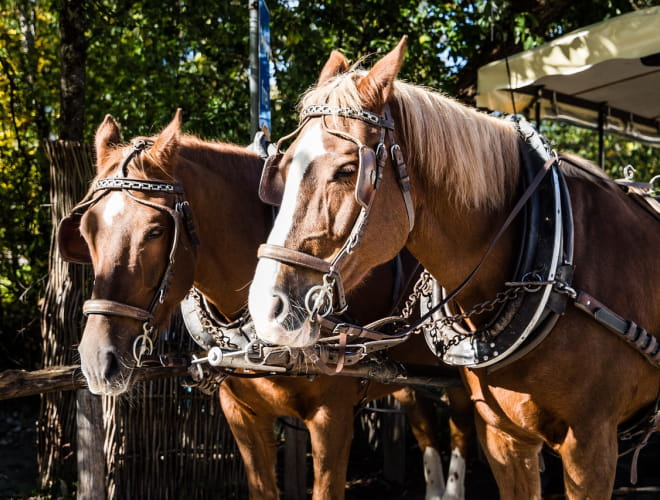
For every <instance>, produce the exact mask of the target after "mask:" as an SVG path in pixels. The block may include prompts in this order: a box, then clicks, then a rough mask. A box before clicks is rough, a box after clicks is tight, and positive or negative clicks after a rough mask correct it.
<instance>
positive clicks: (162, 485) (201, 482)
mask: <svg viewBox="0 0 660 500" xmlns="http://www.w3.org/2000/svg"><path fill="white" fill-rule="evenodd" d="M44 149H45V152H46V154H47V156H48V158H49V161H50V165H51V172H50V175H51V193H50V197H51V209H52V222H53V228H54V229H55V228H56V227H57V223H58V222H59V221H60V220H61V218H62V217H64V216H65V215H66V214H68V213H69V211H70V210H71V209H72V208H73V207H74V206H75V204H76V203H77V202H78V201H79V200H80V199H81V198H82V197H83V196H84V195H85V193H86V191H87V188H88V186H89V180H90V179H91V178H92V177H93V164H94V162H93V152H92V149H91V148H90V147H89V146H88V145H85V144H79V143H75V142H67V141H50V142H47V143H45V144H44ZM52 241H54V239H53V240H52ZM49 266H50V268H49V281H48V285H47V289H46V294H45V298H44V304H43V308H42V336H43V344H44V345H43V347H44V348H43V366H44V367H47V366H53V365H71V364H74V363H75V362H76V361H77V351H76V347H77V345H78V342H79V340H80V336H81V334H82V326H83V319H82V315H81V310H82V303H83V301H84V300H85V298H86V297H87V296H88V295H89V284H90V281H91V278H92V276H91V268H90V267H89V266H81V265H77V264H68V263H66V262H64V261H62V259H61V258H60V257H59V254H58V250H57V248H56V247H55V245H54V244H51V249H50V262H49ZM160 343H161V345H160V346H158V348H159V349H160V350H161V352H166V351H168V350H169V351H172V352H181V351H186V350H189V348H190V347H191V345H190V343H191V341H190V339H189V337H188V335H187V334H185V333H184V331H183V327H182V323H181V321H180V318H176V319H175V321H174V322H173V325H172V327H171V328H170V331H169V333H168V334H167V335H165V336H164V338H162V339H161V340H160ZM38 442H39V446H38V463H39V470H40V476H41V482H42V487H44V488H49V487H52V485H57V484H58V483H59V482H60V481H61V480H64V481H66V482H69V483H70V482H72V480H73V478H75V477H76V475H75V473H76V469H77V481H78V498H94V499H95V500H97V499H99V498H108V499H114V498H118V499H119V498H121V499H123V498H145V499H149V498H154V499H170V498H171V499H178V498H239V497H244V496H246V486H245V472H244V470H243V465H242V461H241V459H240V456H239V453H238V450H237V447H236V444H235V442H234V439H233V437H232V435H231V433H230V431H229V427H228V426H227V424H226V421H225V419H224V416H223V415H222V412H221V410H220V406H219V404H218V402H217V400H216V398H215V397H209V396H206V395H204V394H202V393H201V392H199V391H190V390H188V389H186V388H184V387H182V386H181V385H180V382H179V380H178V379H161V380H155V381H149V382H140V383H138V384H137V387H136V389H135V390H134V391H133V393H132V395H130V396H128V397H126V398H120V399H116V398H110V397H105V398H99V397H96V396H93V395H91V394H90V393H89V391H87V390H86V389H82V390H79V391H76V392H75V393H74V392H70V391H69V392H54V393H48V394H44V395H43V396H42V407H41V414H40V418H39V427H38ZM76 458H77V460H76Z"/></svg>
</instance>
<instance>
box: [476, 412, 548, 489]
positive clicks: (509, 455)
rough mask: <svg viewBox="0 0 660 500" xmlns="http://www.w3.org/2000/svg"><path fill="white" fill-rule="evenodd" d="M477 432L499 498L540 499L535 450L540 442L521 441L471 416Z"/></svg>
mask: <svg viewBox="0 0 660 500" xmlns="http://www.w3.org/2000/svg"><path fill="white" fill-rule="evenodd" d="M475 423H476V428H477V435H478V436H479V441H480V442H481V447H482V449H483V450H484V453H485V455H486V458H487V459H488V464H489V465H490V468H491V471H492V472H493V476H494V477H495V481H496V482H497V487H498V489H499V493H500V498H502V499H507V500H515V499H519V500H537V499H538V500H540V498H541V475H540V471H539V452H540V451H541V447H542V444H543V443H542V442H541V441H540V440H539V441H536V440H530V441H525V440H521V439H518V438H516V437H514V436H512V435H511V434H509V433H507V432H505V431H503V430H501V429H499V428H497V427H495V426H493V425H490V424H488V423H486V422H485V421H484V420H483V418H482V417H481V416H480V415H479V413H478V412H477V414H476V415H475Z"/></svg>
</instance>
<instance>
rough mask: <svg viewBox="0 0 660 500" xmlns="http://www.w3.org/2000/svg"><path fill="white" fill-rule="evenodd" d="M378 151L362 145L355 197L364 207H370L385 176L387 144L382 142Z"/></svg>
mask: <svg viewBox="0 0 660 500" xmlns="http://www.w3.org/2000/svg"><path fill="white" fill-rule="evenodd" d="M377 150H378V153H376V151H374V150H373V149H371V148H370V147H369V146H365V145H361V146H360V153H359V154H360V166H359V169H358V178H357V182H356V184H355V199H356V200H357V202H358V203H359V204H360V205H361V206H362V207H364V208H368V207H369V205H371V202H372V201H373V199H374V195H375V194H376V189H378V186H379V185H380V181H381V180H382V178H383V166H384V164H385V160H386V159H387V153H386V151H387V150H386V149H385V145H384V144H383V143H382V142H381V143H379V144H378V147H377Z"/></svg>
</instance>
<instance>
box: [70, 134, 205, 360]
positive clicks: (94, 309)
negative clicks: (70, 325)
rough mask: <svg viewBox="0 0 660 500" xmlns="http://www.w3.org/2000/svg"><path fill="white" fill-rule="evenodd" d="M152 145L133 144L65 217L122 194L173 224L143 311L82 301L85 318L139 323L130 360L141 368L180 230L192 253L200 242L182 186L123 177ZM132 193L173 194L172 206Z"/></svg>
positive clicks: (111, 302) (77, 215)
mask: <svg viewBox="0 0 660 500" xmlns="http://www.w3.org/2000/svg"><path fill="white" fill-rule="evenodd" d="M152 145H153V142H152V141H148V140H140V141H136V142H135V143H134V144H133V145H132V148H131V150H130V151H129V152H128V154H127V155H126V157H125V158H124V160H123V161H122V163H121V164H120V166H119V167H118V169H117V173H116V174H115V176H114V177H106V178H103V179H98V180H97V181H96V182H95V183H94V188H93V190H92V191H91V192H90V194H89V195H88V198H90V197H91V198H92V199H86V200H83V202H81V203H80V204H78V205H77V206H76V207H75V208H74V209H73V210H72V213H71V215H69V217H68V219H69V220H72V219H73V218H76V219H77V220H78V221H79V219H80V217H81V216H82V215H83V214H84V213H85V212H86V211H87V210H88V209H89V208H91V207H92V205H94V204H96V203H98V202H99V201H100V200H101V199H102V198H103V197H104V196H106V195H107V194H108V193H110V192H112V191H121V192H123V193H124V194H125V195H126V196H128V197H129V198H131V199H132V200H134V201H136V202H137V203H140V204H141V205H144V206H147V207H150V208H153V209H156V210H159V211H161V212H165V213H166V214H168V215H169V216H170V217H171V218H172V221H173V222H174V235H173V237H172V244H171V246H170V251H169V254H168V255H169V256H168V260H167V266H166V268H165V271H164V272H163V275H162V277H161V279H160V282H159V285H158V287H157V288H156V291H155V293H154V296H153V297H152V299H151V301H150V303H149V306H148V307H147V308H146V309H142V308H140V307H135V306H131V305H128V304H125V303H123V302H118V301H114V300H108V299H91V300H87V301H85V303H84V304H83V314H84V315H85V316H89V315H91V314H99V315H102V316H119V317H122V318H129V319H133V320H136V321H139V322H141V323H142V333H141V334H140V335H138V337H137V338H136V339H135V341H134V342H133V358H134V359H135V362H136V366H138V367H140V366H142V357H143V356H150V355H151V354H152V352H153V339H152V337H153V332H154V329H155V326H154V321H155V319H154V318H155V312H156V309H157V308H158V306H159V305H160V304H162V303H163V302H164V301H165V296H166V295H167V291H168V288H169V284H170V279H171V276H172V274H173V272H174V264H175V256H176V252H177V249H178V246H179V242H180V239H181V233H182V232H183V231H182V227H183V228H185V232H186V233H187V235H188V238H189V240H190V242H191V244H192V247H193V251H195V252H196V250H197V247H198V246H199V239H198V238H197V233H196V231H195V227H194V223H193V218H192V209H191V207H190V204H189V203H188V202H187V201H186V200H185V199H184V190H183V186H181V184H178V183H174V182H165V181H152V180H143V179H131V178H127V177H126V176H127V175H128V165H129V164H130V163H131V161H133V159H135V158H137V157H138V156H139V155H140V154H141V153H143V152H145V151H147V150H148V149H149V148H150V147H151V146H152ZM131 191H139V192H142V193H148V194H152V193H157V194H167V195H172V196H173V197H174V202H173V207H169V206H167V205H161V204H159V203H154V202H151V201H148V200H146V199H142V198H138V197H136V196H135V195H134V194H132V193H131ZM95 193H100V195H99V196H96V197H95V198H94V197H93V196H94V194H95ZM65 220H66V219H65ZM63 222H64V221H63Z"/></svg>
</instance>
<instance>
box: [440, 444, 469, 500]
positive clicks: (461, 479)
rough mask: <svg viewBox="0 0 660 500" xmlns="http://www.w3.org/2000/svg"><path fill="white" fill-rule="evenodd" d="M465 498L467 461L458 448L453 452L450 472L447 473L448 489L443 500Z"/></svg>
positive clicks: (461, 499)
mask: <svg viewBox="0 0 660 500" xmlns="http://www.w3.org/2000/svg"><path fill="white" fill-rule="evenodd" d="M464 498H465V459H464V458H463V457H462V456H461V452H460V451H458V448H454V450H453V451H452V452H451V461H450V462H449V471H448V472H447V489H446V490H445V494H444V495H443V497H442V500H463V499H464Z"/></svg>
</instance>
